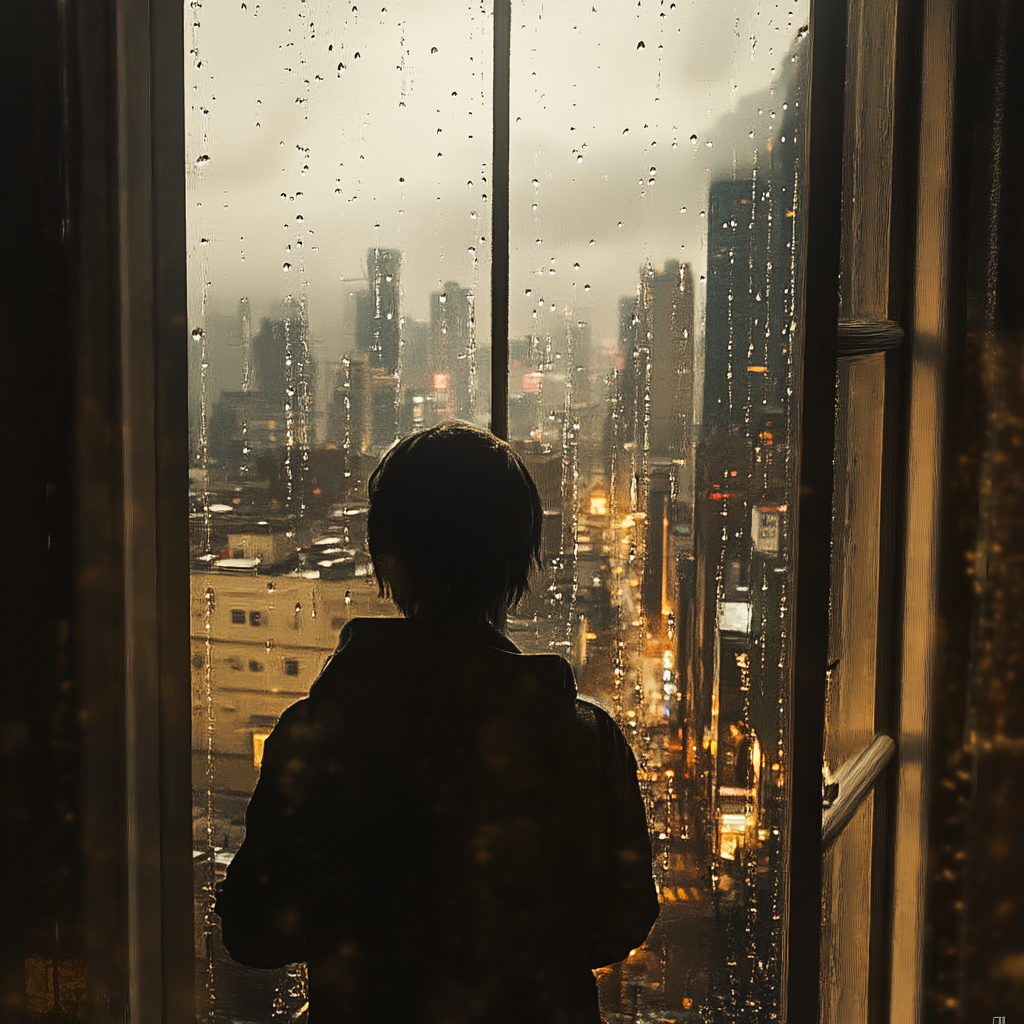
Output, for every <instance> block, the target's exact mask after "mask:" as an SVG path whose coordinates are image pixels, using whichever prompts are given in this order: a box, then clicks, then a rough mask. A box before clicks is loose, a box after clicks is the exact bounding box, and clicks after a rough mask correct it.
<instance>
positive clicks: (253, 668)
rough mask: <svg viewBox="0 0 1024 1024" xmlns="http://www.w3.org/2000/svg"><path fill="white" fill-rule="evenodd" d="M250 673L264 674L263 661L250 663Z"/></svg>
mask: <svg viewBox="0 0 1024 1024" xmlns="http://www.w3.org/2000/svg"><path fill="white" fill-rule="evenodd" d="M249 671H250V672H262V671H263V662H262V661H255V660H253V661H250V662H249Z"/></svg>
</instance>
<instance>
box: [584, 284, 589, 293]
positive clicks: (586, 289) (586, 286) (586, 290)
mask: <svg viewBox="0 0 1024 1024" xmlns="http://www.w3.org/2000/svg"><path fill="white" fill-rule="evenodd" d="M583 290H584V291H585V292H589V291H590V285H589V284H585V285H584V286H583Z"/></svg>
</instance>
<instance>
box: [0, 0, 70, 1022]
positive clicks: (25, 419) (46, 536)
mask: <svg viewBox="0 0 1024 1024" xmlns="http://www.w3.org/2000/svg"><path fill="white" fill-rule="evenodd" d="M66 13H67V12H66V9H64V7H63V5H61V4H59V3H57V2H56V0H41V2H39V3H31V4H5V5H4V8H3V32H2V35H3V44H2V45H3V60H2V64H3V67H4V76H5V89H4V94H5V96H7V97H8V101H7V103H6V104H5V122H6V124H7V129H6V132H7V139H8V141H7V143H6V144H5V147H4V148H5V151H6V154H7V156H6V157H5V159H4V161H3V165H4V175H5V178H6V185H5V187H4V189H3V195H4V197H5V210H4V217H3V219H4V243H3V272H2V274H0V280H2V282H3V283H2V287H3V295H4V300H3V310H4V314H3V322H4V327H3V338H4V344H3V379H4V381H5V385H6V386H5V403H6V404H7V406H8V409H9V418H8V425H9V426H8V434H7V440H6V443H5V445H4V447H5V457H4V523H5V534H6V536H5V548H6V551H7V566H6V572H5V573H4V576H5V596H4V608H5V612H4V625H5V630H4V632H5V642H4V647H5V657H4V662H5V665H4V668H3V670H2V671H0V679H2V683H0V686H2V705H0V706H2V732H0V751H2V757H3V767H2V771H0V778H2V781H0V785H2V789H3V826H2V829H3V836H4V839H3V842H2V843H0V857H2V867H0V889H2V906H0V919H2V928H3V936H2V942H0V947H2V953H0V957H2V960H0V964H2V972H3V980H2V984H3V1004H2V1005H3V1019H4V1020H23V1019H26V1015H30V1016H31V1017H32V1018H33V1019H40V1014H48V1015H49V1017H48V1019H54V1020H76V1019H79V1014H80V1012H81V1008H82V1002H83V991H84V969H83V959H82V957H83V938H82V913H81V906H82V899H81V897H82V889H83V884H82V871H81V859H80V857H79V849H80V846H81V821H82V817H81V799H80V771H79V770H80V753H81V744H80V729H79V724H80V716H79V712H80V705H79V690H78V683H79V678H78V674H77V672H76V666H75V660H76V659H75V649H76V645H75V634H76V587H75V565H76V562H77V554H78V545H77V540H76V528H75V488H76V449H75V419H76V393H77V388H76V377H77V346H76V337H75V336H76V332H75V323H74V319H75V314H74V299H73V292H74V287H73V285H74V280H75V262H76V261H75V255H74V253H75V245H74V232H73V224H72V222H73V218H74V213H73V208H72V192H73V190H74V182H73V180H72V177H71V174H72V166H71V165H72V161H71V159H70V157H71V149H72V148H73V146H74V138H73V135H72V130H71V129H72V126H71V117H70V111H69V109H68V106H67V101H68V99H69V94H68V92H67V90H66V89H65V83H66V81H67V76H68V75H69V73H70V71H71V69H70V66H69V62H68V54H69V45H70V40H69V38H68V26H67V23H66V20H65V18H66Z"/></svg>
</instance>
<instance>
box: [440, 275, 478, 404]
mask: <svg viewBox="0 0 1024 1024" xmlns="http://www.w3.org/2000/svg"><path fill="white" fill-rule="evenodd" d="M475 348H476V338H475V325H474V322H473V293H472V292H471V291H469V290H468V289H466V288H463V287H462V285H460V284H458V283H456V282H455V281H446V282H445V285H444V291H440V292H434V293H433V294H432V295H431V296H430V350H429V356H428V369H429V371H430V382H431V390H432V392H433V395H434V400H435V403H436V405H437V408H438V410H439V415H440V417H441V418H442V419H460V420H472V419H473V418H474V414H475V412H476V398H477V396H476V391H477V385H478V380H477V376H476V370H477V366H476V351H475Z"/></svg>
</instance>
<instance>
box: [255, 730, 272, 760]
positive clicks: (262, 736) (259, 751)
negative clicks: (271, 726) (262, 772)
mask: <svg viewBox="0 0 1024 1024" xmlns="http://www.w3.org/2000/svg"><path fill="white" fill-rule="evenodd" d="M268 739H270V733H269V732H254V733H253V734H252V764H253V767H254V768H259V767H260V766H261V765H262V764H263V748H264V746H265V745H266V742H267V740H268Z"/></svg>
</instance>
